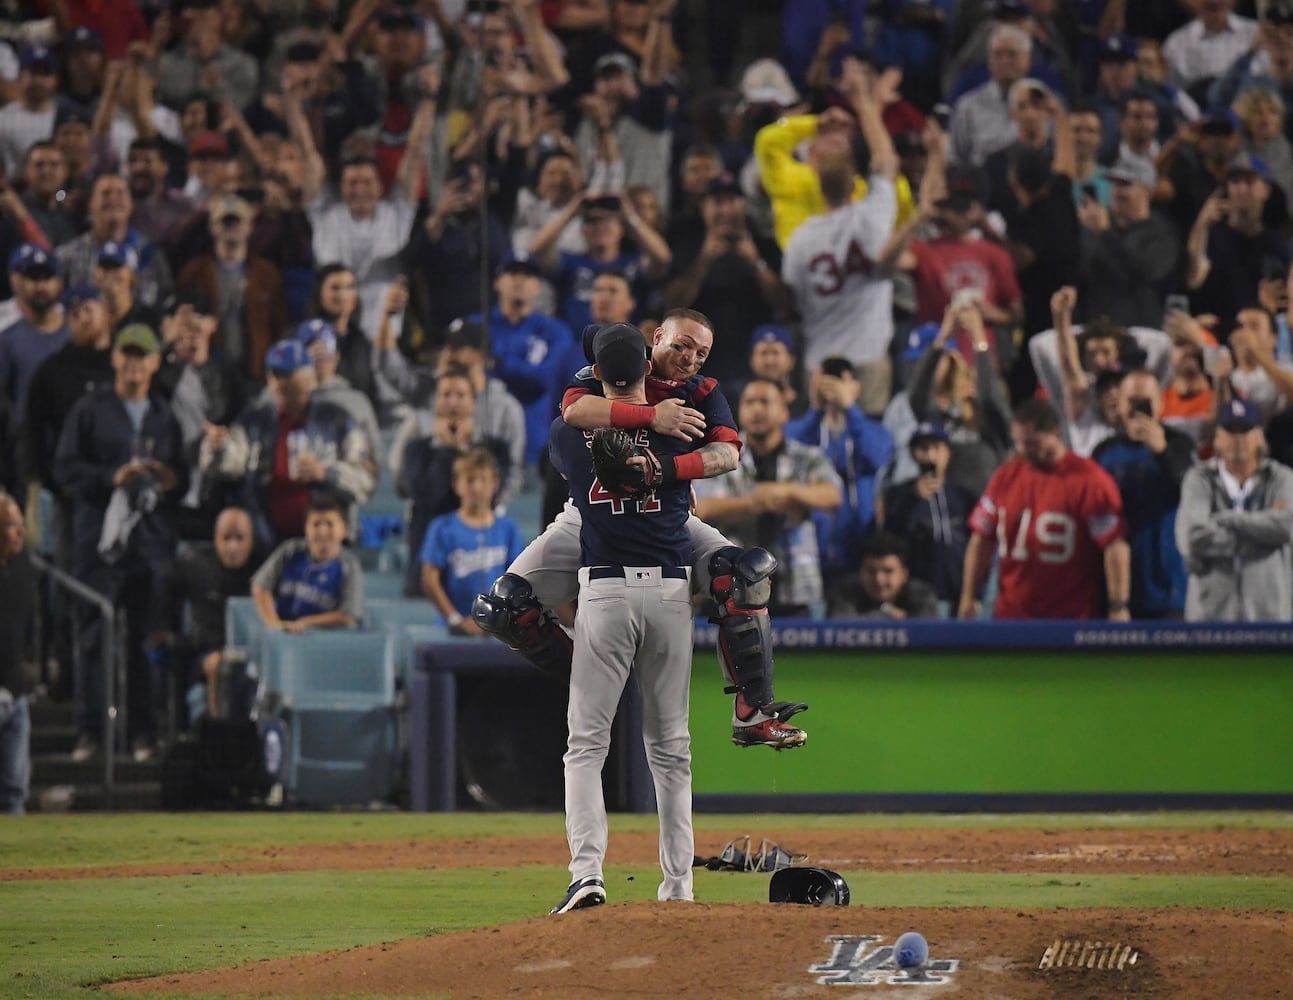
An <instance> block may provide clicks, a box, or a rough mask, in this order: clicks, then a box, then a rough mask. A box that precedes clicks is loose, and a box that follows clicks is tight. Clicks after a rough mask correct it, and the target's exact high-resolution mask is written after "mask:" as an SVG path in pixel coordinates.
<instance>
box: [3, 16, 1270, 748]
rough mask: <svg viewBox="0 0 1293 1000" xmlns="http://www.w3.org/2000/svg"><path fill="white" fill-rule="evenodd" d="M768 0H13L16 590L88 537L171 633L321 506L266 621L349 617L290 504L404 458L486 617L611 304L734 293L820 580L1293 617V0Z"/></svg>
mask: <svg viewBox="0 0 1293 1000" xmlns="http://www.w3.org/2000/svg"><path fill="white" fill-rule="evenodd" d="M726 6H727V5H724V4H718V3H710V4H697V5H694V9H693V8H692V7H688V6H686V5H677V2H676V0H543V2H540V0H485V2H478V0H412V2H404V3H389V2H387V0H357V2H355V3H348V2H340V3H338V2H336V0H256V2H254V3H248V2H242V0H177V2H176V3H174V4H172V5H168V4H166V3H163V2H159V0H137V2H136V0H99V2H97V3H93V4H91V3H86V2H84V0H30V2H28V0H11V2H8V3H3V4H0V103H2V104H3V106H2V107H0V169H2V170H3V179H2V180H0V254H3V257H0V259H4V260H6V261H7V264H8V266H7V268H5V269H4V271H3V272H0V486H2V487H3V489H4V491H5V497H6V499H4V500H3V502H0V513H3V515H4V519H3V521H2V522H0V523H2V524H3V526H4V527H5V532H4V534H3V536H0V541H2V542H3V545H2V546H0V583H3V585H4V587H5V588H6V589H5V593H8V591H9V589H21V587H20V586H19V584H17V583H16V582H14V581H17V580H19V579H24V580H25V579H27V578H26V577H25V576H23V575H22V572H23V570H22V565H21V564H22V563H23V561H24V560H25V558H26V557H25V556H24V554H23V552H24V548H31V549H35V550H38V551H40V552H41V553H44V554H46V555H47V556H48V557H49V558H50V559H51V560H52V561H53V563H54V564H55V565H57V566H59V567H60V568H62V569H65V570H68V571H70V572H71V573H72V574H73V575H74V576H76V578H77V579H79V580H80V581H82V582H83V583H85V584H87V585H89V586H90V587H92V588H94V589H95V590H96V591H98V592H99V593H101V594H103V595H105V596H107V597H108V598H109V599H110V600H112V601H113V602H114V603H115V604H116V605H117V606H118V607H119V608H120V609H121V610H122V611H123V612H124V620H125V622H126V624H127V629H128V650H129V654H128V655H129V658H130V661H131V670H130V676H131V677H132V678H134V677H136V676H139V677H144V676H148V675H149V672H150V669H151V667H150V664H152V663H153V661H154V660H155V659H156V657H154V656H153V653H154V652H155V650H156V649H157V648H158V647H159V643H160V642H161V640H160V639H159V637H164V636H167V635H170V636H171V637H172V639H173V638H174V636H175V635H176V634H177V633H178V632H180V631H182V629H181V628H180V627H179V626H178V625H177V624H176V622H177V620H178V618H177V617H176V616H177V615H180V614H181V612H179V611H177V610H176V604H177V597H176V595H182V594H193V595H198V596H199V597H200V596H201V595H202V594H207V595H210V594H216V595H217V596H220V597H222V596H227V595H228V594H234V593H242V594H247V593H251V592H253V590H252V587H253V579H252V574H253V571H254V570H255V569H256V568H257V567H258V566H261V564H262V562H263V561H264V559H265V558H266V557H268V556H269V554H270V553H271V551H274V550H275V549H276V547H278V548H280V553H277V555H280V556H282V558H280V559H279V560H278V562H275V563H274V564H273V568H274V569H275V570H276V575H275V574H270V575H269V576H267V575H266V574H265V573H264V572H262V573H260V574H257V575H256V577H255V583H256V585H257V586H259V587H260V590H261V593H262V596H263V600H261V601H260V603H261V604H262V615H263V616H264V617H265V619H266V621H267V622H268V623H269V624H271V625H273V624H274V623H275V622H277V624H278V625H280V626H283V625H284V624H285V623H286V622H288V621H289V620H290V618H292V617H301V618H303V619H305V620H307V621H309V620H311V618H312V616H313V617H322V618H323V619H324V621H323V622H321V623H316V624H338V623H343V622H348V621H351V620H354V619H356V618H359V617H361V608H362V595H361V594H360V597H359V598H358V599H356V596H355V591H354V589H353V588H350V589H347V588H346V586H344V585H342V584H341V583H339V582H338V579H337V578H334V579H331V580H330V581H329V582H327V585H326V586H324V585H321V584H320V585H319V586H317V587H316V586H315V584H317V583H318V581H312V579H311V577H310V575H309V574H310V572H311V565H312V564H311V563H310V560H309V559H305V560H304V562H303V563H302V568H301V569H300V571H299V574H297V571H295V570H292V569H291V568H290V567H291V565H295V564H293V563H291V562H290V560H289V561H288V563H287V565H286V567H285V566H284V565H283V562H284V559H285V558H286V556H283V555H282V552H281V546H283V545H284V544H285V543H288V542H291V541H292V540H294V539H301V538H305V539H306V541H307V542H308V541H309V539H310V535H309V531H308V530H307V525H308V524H309V523H310V519H311V518H312V517H314V518H316V519H317V520H318V521H319V522H320V524H322V522H323V521H327V522H328V523H329V528H328V530H329V531H330V532H331V534H330V535H329V536H328V539H327V544H324V542H323V541H320V542H319V546H316V548H318V550H319V551H328V552H331V551H332V549H333V548H336V547H337V546H338V545H340V544H341V542H340V539H341V538H343V537H347V538H348V540H349V543H350V545H351V546H354V547H358V546H360V545H362V544H363V543H364V541H365V539H366V538H367V537H368V536H369V535H370V534H372V530H371V529H373V528H374V525H375V519H373V518H372V517H369V516H368V514H369V513H370V512H368V511H366V509H365V504H366V503H367V502H369V500H370V498H371V497H373V495H374V493H375V491H378V490H379V489H380V488H381V487H382V485H383V480H385V481H386V483H388V484H393V486H394V488H395V490H396V491H398V493H399V495H400V496H401V497H403V498H405V499H406V501H407V506H406V512H405V516H404V518H403V519H402V523H401V524H400V525H398V527H397V529H396V530H398V531H399V532H400V533H402V534H403V537H404V538H405V539H406V542H405V552H406V561H407V572H406V588H407V590H406V592H407V593H409V594H410V595H420V596H425V597H426V598H427V599H428V600H430V601H431V602H432V604H433V605H434V606H435V609H436V612H438V613H439V614H440V615H441V616H443V618H444V620H445V622H446V623H447V625H448V626H449V627H450V628H451V629H452V630H453V631H455V632H459V633H462V634H477V630H476V628H475V626H474V624H473V623H472V621H471V619H470V605H471V598H472V596H473V595H474V594H475V593H476V592H479V591H481V590H484V589H487V588H488V582H489V581H490V580H492V579H493V578H494V577H495V576H497V575H498V574H499V573H501V572H502V571H503V570H504V569H506V567H507V565H508V563H509V562H510V560H511V558H512V557H513V556H514V555H515V553H516V552H517V551H519V548H520V547H521V546H523V545H524V543H525V541H527V540H528V539H526V538H524V537H522V536H521V532H520V531H519V530H518V529H517V526H516V524H515V523H514V522H513V520H512V519H511V518H510V517H509V516H508V515H507V513H506V511H507V509H508V508H509V506H511V505H514V504H515V502H516V501H517V500H518V499H520V498H527V497H535V496H537V495H539V494H542V495H543V498H544V499H543V501H542V506H543V509H544V510H545V514H546V516H548V517H550V516H551V514H552V513H553V512H554V511H555V510H556V509H557V507H558V506H559V504H560V501H561V499H562V498H563V495H564V484H563V483H562V482H561V480H560V478H559V477H558V476H556V475H555V474H554V473H553V472H552V471H551V470H550V468H549V463H548V460H547V455H546V451H547V440H548V429H549V425H550V424H551V422H552V420H553V418H554V417H555V416H557V414H558V407H559V403H560V401H561V398H562V395H563V391H564V389H565V387H566V386H567V384H568V383H569V382H570V380H571V377H572V376H573V374H574V373H575V372H576V371H577V370H578V369H580V368H581V367H583V366H584V365H586V364H588V363H589V361H590V358H589V357H588V356H587V353H586V352H587V338H586V337H585V336H584V330H585V328H586V327H588V326H589V325H605V324H609V323H617V322H630V323H633V324H636V325H637V326H639V327H640V329H641V330H642V332H643V335H644V337H646V338H647V340H648V341H649V342H652V343H653V344H655V345H656V347H657V349H659V347H660V345H661V344H663V345H664V346H665V347H666V348H670V349H672V348H675V347H677V348H678V349H682V347H680V346H679V345H678V344H677V343H675V341H676V337H675V336H674V334H673V333H672V332H671V330H672V329H673V328H672V327H671V321H670V318H671V317H679V316H687V317H692V316H695V315H700V316H701V317H702V318H704V319H705V320H706V324H707V325H706V329H708V330H709V332H710V334H711V336H710V338H709V341H708V342H707V343H702V344H699V345H696V344H693V345H692V346H691V347H690V348H687V349H689V350H694V351H695V353H696V357H695V359H694V360H695V362H696V363H697V364H698V365H699V366H700V370H701V371H702V373H703V374H704V375H705V376H710V377H712V378H715V379H717V380H718V383H719V387H720V389H721V391H722V392H723V393H724V394H725V395H726V398H727V399H728V401H729V402H730V403H731V406H732V410H733V412H734V414H735V415H736V416H735V422H736V427H737V430H738V431H739V433H740V437H741V441H742V448H741V459H740V466H739V468H737V469H736V470H735V471H733V472H729V473H726V474H724V475H722V476H719V477H716V478H713V479H708V480H698V481H697V482H696V484H695V487H696V488H695V493H696V511H697V513H698V515H699V516H700V517H701V518H702V519H705V520H707V521H710V522H712V523H713V524H714V525H715V526H716V527H719V528H720V529H722V530H723V531H724V533H725V534H727V535H728V536H729V537H730V538H731V539H732V540H733V541H734V542H735V543H736V544H738V545H742V546H762V547H764V548H767V549H768V550H769V551H771V552H772V553H773V554H774V555H775V556H776V557H777V559H778V562H779V567H780V568H779V569H778V571H777V573H776V575H775V577H774V579H773V591H772V600H771V605H770V607H771V610H772V613H773V614H775V615H783V616H786V615H789V616H817V617H820V616H823V615H827V614H829V615H830V616H836V617H859V616H861V617H886V618H928V617H939V616H942V617H957V616H959V617H963V618H970V617H978V616H980V615H983V616H989V615H993V614H995V615H996V616H997V617H1000V618H1093V617H1106V616H1107V617H1109V618H1111V619H1115V620H1127V619H1129V618H1181V617H1184V618H1186V619H1191V620H1220V621H1248V622H1252V621H1288V620H1290V619H1293V561H1291V553H1293V541H1291V539H1293V471H1290V469H1289V468H1288V463H1293V409H1290V408H1289V406H1288V404H1289V401H1290V400H1293V343H1291V341H1290V332H1289V331H1290V327H1289V318H1290V316H1291V315H1293V312H1290V310H1291V309H1293V305H1290V294H1289V289H1290V281H1289V267H1290V262H1291V255H1290V243H1289V237H1290V234H1291V233H1293V217H1291V216H1290V202H1291V199H1293V145H1291V144H1290V139H1291V138H1293V119H1291V118H1290V116H1289V114H1288V113H1287V105H1288V102H1289V101H1290V100H1293V5H1290V4H1288V3H1285V2H1283V0H1248V2H1244V0H1136V2H1129V0H887V2H883V3H880V2H875V0H872V2H870V3H867V2H865V0H833V2H829V3H820V4H816V3H814V4H809V3H800V2H795V0H787V2H785V3H784V4H777V3H771V2H765V3H759V4H751V5H749V6H750V10H749V11H748V12H747V16H744V17H743V18H741V19H739V21H737V20H733V19H729V18H727V17H725V16H724V10H725V8H726ZM680 311H688V312H680ZM666 417H667V415H666V414H665V413H663V412H662V413H661V414H660V419H661V420H664V419H666ZM316 516H317V517H316ZM24 523H25V532H24ZM386 527H387V528H389V527H390V526H389V525H387V526H386ZM540 527H541V525H540ZM320 530H323V529H322V528H320ZM334 541H335V543H336V544H335V545H334V544H333V542H334ZM310 551H313V549H311V550H310ZM193 553H198V554H200V555H202V554H204V555H202V557H201V558H199V557H198V556H196V555H194V554H193ZM177 554H179V555H180V558H178V559H177ZM343 554H344V555H348V554H349V549H347V548H342V549H341V551H340V553H337V554H333V555H332V556H331V559H330V561H328V565H329V566H331V565H332V563H333V562H336V561H337V560H339V559H342V555H343ZM297 561H298V562H300V561H301V560H300V559H298V560H297ZM342 561H344V562H345V565H346V566H347V567H351V568H350V570H349V571H350V572H351V573H352V574H357V573H359V572H361V571H360V570H359V569H358V563H357V562H355V563H354V564H353V566H352V564H351V563H350V562H349V561H345V560H342ZM280 571H281V572H280ZM338 572H340V570H338ZM294 574H295V575H294ZM271 576H272V578H273V579H272V580H270V577H271ZM283 579H286V580H287V581H288V584H290V586H288V585H287V584H282V580H283ZM267 580H268V581H270V583H272V585H273V586H274V587H280V589H279V590H278V591H272V590H266V581H267ZM482 581H484V582H483V583H482ZM283 587H287V589H283ZM289 591H290V593H289ZM289 598H290V600H288V599H289ZM343 598H344V600H343ZM195 599H196V598H195ZM276 601H279V602H280V603H279V604H277V605H276V603H275V602H276ZM283 601H287V603H292V602H295V603H294V604H293V606H294V607H295V608H296V609H297V612H299V614H294V615H292V616H284V615H283V614H282V613H281V612H282V607H283V606H284V605H283V604H282V603H281V602H283ZM266 602H268V603H266ZM343 603H344V605H345V610H344V612H343V611H342V610H341V608H342V604H343ZM207 620H209V621H210V622H211V623H212V624H211V629H210V631H211V633H212V634H211V635H209V636H206V637H204V638H203V640H202V641H201V642H195V643H191V644H190V646H191V647H192V648H189V647H186V649H185V654H184V655H185V657H186V660H185V662H187V663H188V664H189V668H186V669H191V670H192V672H193V676H194V679H196V680H198V681H200V682H201V681H203V679H204V678H205V679H207V680H209V679H210V678H211V677H212V676H213V675H214V671H215V669H216V666H215V661H214V660H212V659H211V654H212V652H213V651H214V650H216V649H218V648H219V646H220V644H221V635H220V631H219V625H218V621H219V619H218V617H217V616H215V615H214V613H212V614H211V615H209V616H208V619H207ZM0 631H2V632H3V634H4V635H5V641H6V643H7V644H8V648H17V647H18V646H19V645H20V644H21V642H22V641H23V639H24V638H25V637H24V636H23V635H22V634H20V633H21V632H22V630H21V629H19V628H17V627H16V626H15V625H14V623H10V624H9V625H6V626H5V628H4V629H3V630H0ZM80 640H81V646H80V649H79V650H78V652H77V654H76V655H75V657H74V659H75V664H76V666H75V688H76V696H77V704H78V722H79V724H80V726H81V728H82V732H83V736H84V737H85V739H84V741H83V743H84V747H85V748H86V749H85V752H86V754H88V753H90V752H92V748H93V745H94V742H95V739H96V735H97V734H96V726H97V721H96V717H95V713H96V711H97V707H96V706H98V705H99V704H100V703H101V698H102V694H101V692H97V690H96V688H97V685H98V684H99V683H100V678H101V674H102V671H101V669H100V667H99V665H98V661H97V658H98V656H99V655H100V652H99V637H98V635H97V633H96V630H95V625H94V622H93V621H92V620H90V619H88V618H87V620H86V622H85V623H84V627H83V628H82V629H81V630H80ZM173 645H174V644H173V643H172V651H173ZM0 655H7V650H3V651H0ZM16 660H17V658H16V657H13V658H11V659H6V660H5V661H4V662H5V663H6V664H10V663H13V662H16ZM6 671H7V672H6V673H5V675H4V676H3V677H0V696H3V695H4V694H8V695H10V698H9V702H5V701H3V698H2V697H0V711H3V710H4V706H5V705H7V704H10V703H13V704H16V703H17V702H16V701H15V699H17V700H18V701H21V696H22V695H23V694H25V693H26V691H28V690H30V687H31V685H32V684H33V683H34V682H35V680H34V679H33V678H31V677H30V676H28V675H27V674H26V673H25V672H23V671H21V670H19V669H17V668H16V667H11V666H6ZM130 690H131V698H132V701H134V702H137V704H135V705H134V708H135V709H136V711H134V712H132V716H137V717H139V718H147V717H148V716H149V712H148V711H147V708H148V707H149V706H151V705H154V704H155V703H156V697H157V696H156V694H155V693H154V692H152V691H150V690H149V686H148V685H147V684H144V683H138V684H132V686H131V689H130ZM2 727H3V722H2V721H0V728H2ZM138 735H139V737H140V740H141V743H140V746H141V747H146V746H147V744H148V743H149V741H150V740H151V739H152V735H153V734H152V732H151V730H150V729H147V728H144V729H141V730H140V732H139V734H138ZM78 746H81V744H78Z"/></svg>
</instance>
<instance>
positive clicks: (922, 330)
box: [902, 322, 939, 361]
mask: <svg viewBox="0 0 1293 1000" xmlns="http://www.w3.org/2000/svg"><path fill="white" fill-rule="evenodd" d="M938 329H939V324H937V323H932V322H931V323H921V324H920V326H915V327H912V329H911V332H910V333H908V334H907V344H906V346H905V347H904V348H903V350H902V360H903V361H919V360H920V359H921V356H922V355H923V354H924V353H925V352H926V351H927V350H929V345H930V344H932V343H933V342H934V341H935V340H936V339H937V337H938Z"/></svg>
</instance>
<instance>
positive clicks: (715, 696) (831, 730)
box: [691, 647, 1293, 798]
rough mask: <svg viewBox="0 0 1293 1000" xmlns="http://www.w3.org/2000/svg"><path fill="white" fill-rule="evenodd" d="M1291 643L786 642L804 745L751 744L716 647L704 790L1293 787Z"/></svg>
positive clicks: (779, 672) (701, 748)
mask: <svg viewBox="0 0 1293 1000" xmlns="http://www.w3.org/2000/svg"><path fill="white" fill-rule="evenodd" d="M1290 652H1293V650H1290V651H1285V650H1271V651H1259V652H1239V651H1234V650H1225V649H1213V650H1208V651H1206V652H1204V651H1195V650H1146V651H1144V652H1131V651H1126V650H1120V649H1111V650H1104V651H1077V652H1068V651H1037V650H1032V651H1027V650H1021V651H1009V650H976V651H972V652H954V651H952V650H937V651H916V650H901V651H893V650H875V651H871V650H858V651H849V652H841V651H800V650H792V649H786V648H784V647H782V648H780V649H779V650H778V653H777V660H776V688H777V696H778V697H779V698H785V699H791V700H794V701H804V702H807V703H808V704H809V706H810V710H809V711H808V712H806V713H804V714H802V715H799V716H796V718H795V720H794V721H795V722H796V723H797V724H801V725H802V726H803V727H804V728H805V729H807V730H808V732H809V740H808V744H807V745H806V746H805V747H804V748H803V749H802V750H793V751H786V752H782V753H775V752H771V751H767V750H765V749H762V748H758V749H750V750H741V751H737V750H736V749H735V748H734V747H733V746H732V745H731V743H730V742H728V738H727V737H728V731H727V729H726V727H725V726H724V725H723V724H722V723H721V722H720V721H719V720H721V719H723V718H725V717H726V713H730V711H731V698H730V696H724V695H723V694H722V693H721V683H720V678H719V676H718V666H717V664H716V662H715V658H714V654H713V653H712V652H698V653H697V657H696V669H695V671H694V673H693V679H692V712H691V734H692V752H693V778H694V787H695V792H696V794H697V796H698V798H699V797H702V796H724V795H734V796H749V795H756V796H766V795H770V794H771V795H786V794H790V795H793V794H803V795H832V794H838V795H845V796H847V795H857V794H868V793H872V794H884V793H916V794H920V793H929V794H934V795H938V794H956V793H970V794H988V795H993V794H996V795H1003V796H1009V795H1012V794H1020V793H1023V794H1036V793H1058V794H1069V793H1088V794H1091V793H1096V794H1099V793H1115V794H1117V793H1151V794H1158V793H1184V794H1200V793H1203V794H1209V793H1215V794H1221V795H1236V794H1257V795H1262V794H1265V795H1271V794H1278V795H1289V794H1290V793H1293V656H1291V655H1290Z"/></svg>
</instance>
